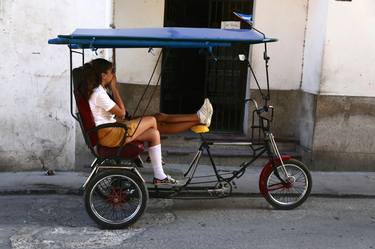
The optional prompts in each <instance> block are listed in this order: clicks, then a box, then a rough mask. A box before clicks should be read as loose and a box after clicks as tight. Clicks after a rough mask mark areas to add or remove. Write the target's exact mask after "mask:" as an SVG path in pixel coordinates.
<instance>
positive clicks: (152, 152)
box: [148, 144, 167, 180]
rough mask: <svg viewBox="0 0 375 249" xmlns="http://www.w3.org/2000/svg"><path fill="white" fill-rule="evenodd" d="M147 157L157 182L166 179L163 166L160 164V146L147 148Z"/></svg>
mask: <svg viewBox="0 0 375 249" xmlns="http://www.w3.org/2000/svg"><path fill="white" fill-rule="evenodd" d="M148 155H149V156H150V159H151V165H152V168H153V170H154V176H155V178H157V179H159V180H163V179H164V178H166V177H167V175H166V174H165V173H164V170H163V165H162V163H161V145H160V144H158V145H155V146H152V147H149V148H148Z"/></svg>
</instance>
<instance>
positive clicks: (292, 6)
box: [251, 0, 308, 90]
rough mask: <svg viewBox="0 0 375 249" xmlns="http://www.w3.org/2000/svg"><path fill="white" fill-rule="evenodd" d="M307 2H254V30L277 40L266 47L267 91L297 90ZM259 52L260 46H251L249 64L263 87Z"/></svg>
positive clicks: (261, 47)
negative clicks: (268, 87) (256, 29)
mask: <svg viewBox="0 0 375 249" xmlns="http://www.w3.org/2000/svg"><path fill="white" fill-rule="evenodd" d="M307 3H308V1H307V0H283V1H279V0H258V1H255V6H254V21H255V27H256V28H258V29H259V30H261V31H262V32H264V33H265V34H266V35H267V36H271V37H275V38H278V39H279V41H278V42H276V43H270V44H269V55H270V57H271V60H270V83H271V84H270V88H271V89H277V90H296V89H299V88H300V82H301V72H302V56H303V43H304V39H305V37H304V36H305V34H304V33H305V24H306V16H307ZM263 49H264V47H263V46H262V45H256V46H253V50H252V57H251V62H252V65H253V66H254V69H255V71H256V73H257V74H258V75H259V80H260V81H261V82H262V84H261V86H262V88H265V87H266V85H265V75H264V62H263ZM253 83H254V82H253ZM251 87H252V88H255V87H256V86H255V84H252V86H251Z"/></svg>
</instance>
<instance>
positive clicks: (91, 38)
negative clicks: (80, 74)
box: [48, 27, 277, 48]
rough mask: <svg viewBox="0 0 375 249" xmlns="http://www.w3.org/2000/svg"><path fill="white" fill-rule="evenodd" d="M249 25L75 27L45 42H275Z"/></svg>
mask: <svg viewBox="0 0 375 249" xmlns="http://www.w3.org/2000/svg"><path fill="white" fill-rule="evenodd" d="M275 41H277V40H276V39H273V38H265V37H264V36H263V35H262V34H260V33H258V32H256V31H254V30H250V29H214V28H169V27H166V28H133V29H77V30H75V31H74V32H73V33H72V34H70V35H59V36H58V37H57V38H54V39H50V40H49V41H48V43H49V44H66V45H69V46H70V47H71V48H149V47H159V48H164V47H174V48H207V47H229V46H233V45H235V44H257V43H264V42H275Z"/></svg>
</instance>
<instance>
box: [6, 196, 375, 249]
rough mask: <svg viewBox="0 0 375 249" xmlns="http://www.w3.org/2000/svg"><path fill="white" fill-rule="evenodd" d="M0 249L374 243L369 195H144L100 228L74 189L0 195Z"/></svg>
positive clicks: (374, 203)
mask: <svg viewBox="0 0 375 249" xmlns="http://www.w3.org/2000/svg"><path fill="white" fill-rule="evenodd" d="M0 207H1V208H0V248H4V249H9V248H15V249H21V248H22V249H47V248H49V249H55V248H56V249H57V248H85V249H94V248H111V249H116V248H152V249H155V248H226V249H227V248H267V249H269V248H299V249H300V248H314V249H317V248H324V249H328V248H351V249H352V248H356V249H361V248H375V236H374V235H375V233H374V231H375V199H373V198H368V199H359V198H355V199H348V198H343V199H336V198H314V197H312V198H310V199H309V200H308V201H307V202H306V203H305V204H304V205H303V206H302V207H300V208H298V209H296V210H293V211H278V210H274V209H272V208H270V207H269V206H268V205H267V203H266V202H265V200H263V199H262V198H246V197H241V198H240V197H237V198H227V199H221V200H209V201H208V200H206V201H197V200H196V201H182V200H161V199H151V200H150V202H149V207H148V209H147V212H146V213H145V215H144V216H143V217H142V218H141V220H140V221H139V222H138V223H137V224H135V225H134V226H133V227H131V228H130V229H127V230H126V229H125V230H115V231H104V230H100V229H98V228H97V227H96V225H95V224H94V223H93V222H92V221H91V220H90V218H89V217H88V216H87V214H86V212H85V210H84V206H83V201H82V198H81V197H80V196H75V195H34V196H30V195H28V196H26V195H9V196H6V195H5V196H0Z"/></svg>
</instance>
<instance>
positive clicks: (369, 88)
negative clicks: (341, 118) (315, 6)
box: [320, 0, 375, 97]
mask: <svg viewBox="0 0 375 249" xmlns="http://www.w3.org/2000/svg"><path fill="white" fill-rule="evenodd" d="M328 2H329V4H328V19H327V36H326V42H325V47H324V58H323V61H324V62H323V63H324V64H323V72H322V82H321V89H320V92H321V94H324V95H343V96H368V97H375V67H373V66H372V65H374V64H375V53H374V51H375V32H374V31H373V27H374V26H375V1H373V0H361V1H350V2H343V1H334V0H330V1H328Z"/></svg>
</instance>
